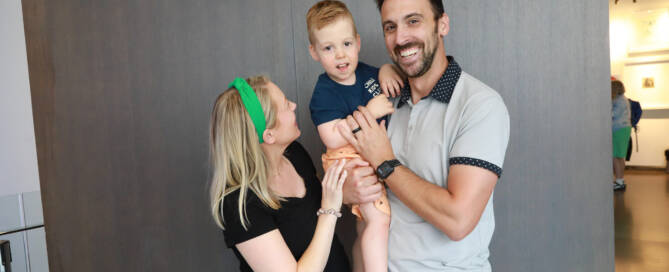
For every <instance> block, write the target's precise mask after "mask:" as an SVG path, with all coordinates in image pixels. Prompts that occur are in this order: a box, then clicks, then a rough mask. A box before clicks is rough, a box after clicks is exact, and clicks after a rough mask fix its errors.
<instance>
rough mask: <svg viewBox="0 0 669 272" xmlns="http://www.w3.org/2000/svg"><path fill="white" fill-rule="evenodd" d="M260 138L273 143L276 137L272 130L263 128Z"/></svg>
mask: <svg viewBox="0 0 669 272" xmlns="http://www.w3.org/2000/svg"><path fill="white" fill-rule="evenodd" d="M262 140H263V142H265V143H268V144H273V143H274V142H275V141H276V138H275V137H274V130H272V129H265V131H264V132H263V133H262Z"/></svg>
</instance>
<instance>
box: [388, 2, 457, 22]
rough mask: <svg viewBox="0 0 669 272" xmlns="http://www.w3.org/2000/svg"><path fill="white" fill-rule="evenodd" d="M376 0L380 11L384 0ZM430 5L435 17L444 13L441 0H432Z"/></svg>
mask: <svg viewBox="0 0 669 272" xmlns="http://www.w3.org/2000/svg"><path fill="white" fill-rule="evenodd" d="M375 1H376V6H377V7H378V8H379V11H381V7H382V6H383V2H384V0H375ZM430 5H432V12H433V13H434V19H435V20H436V19H438V18H439V17H441V15H442V14H444V3H442V2H441V0H430Z"/></svg>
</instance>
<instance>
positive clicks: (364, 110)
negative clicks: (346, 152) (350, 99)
mask: <svg viewBox="0 0 669 272" xmlns="http://www.w3.org/2000/svg"><path fill="white" fill-rule="evenodd" d="M357 112H360V113H361V114H362V116H363V120H364V121H365V122H366V123H367V124H368V125H369V126H370V127H373V128H374V127H377V126H378V125H379V124H377V123H376V119H374V116H373V115H372V113H371V112H369V110H368V109H367V107H363V106H358V111H357ZM356 117H357V116H356ZM356 121H358V124H360V122H361V121H360V120H357V119H356Z"/></svg>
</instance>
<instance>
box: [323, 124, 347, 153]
mask: <svg viewBox="0 0 669 272" xmlns="http://www.w3.org/2000/svg"><path fill="white" fill-rule="evenodd" d="M339 122H342V123H341V126H348V125H347V124H346V120H345V119H335V120H332V121H330V122H327V123H323V124H320V125H318V135H319V136H320V137H321V141H323V144H324V145H325V146H326V147H327V148H328V149H337V148H340V147H342V146H345V145H347V144H348V142H347V141H346V139H345V138H344V137H342V136H341V133H339V131H338V130H337V124H338V123H339Z"/></svg>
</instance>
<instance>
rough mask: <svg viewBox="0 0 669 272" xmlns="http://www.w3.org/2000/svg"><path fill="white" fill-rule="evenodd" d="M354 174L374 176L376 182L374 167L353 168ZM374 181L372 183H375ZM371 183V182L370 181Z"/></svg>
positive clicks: (357, 175)
mask: <svg viewBox="0 0 669 272" xmlns="http://www.w3.org/2000/svg"><path fill="white" fill-rule="evenodd" d="M353 175H354V176H356V177H363V178H365V177H373V178H374V179H375V180H374V182H376V176H375V175H374V169H373V168H372V167H369V166H366V167H358V168H355V169H353ZM374 182H372V183H374ZM370 184H371V183H370Z"/></svg>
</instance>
